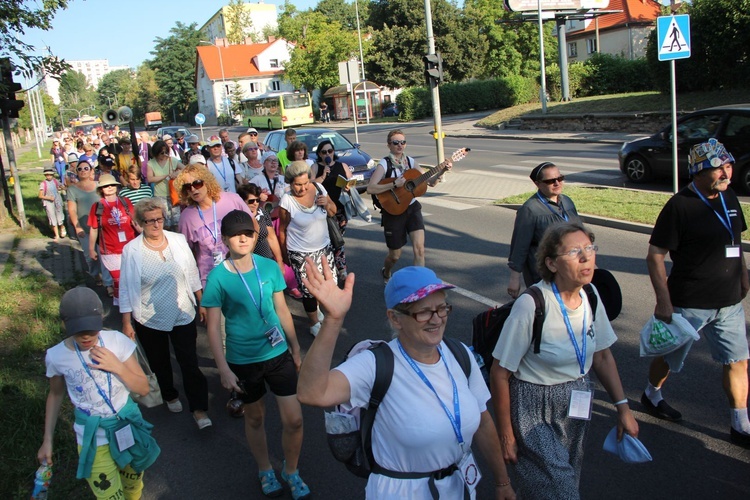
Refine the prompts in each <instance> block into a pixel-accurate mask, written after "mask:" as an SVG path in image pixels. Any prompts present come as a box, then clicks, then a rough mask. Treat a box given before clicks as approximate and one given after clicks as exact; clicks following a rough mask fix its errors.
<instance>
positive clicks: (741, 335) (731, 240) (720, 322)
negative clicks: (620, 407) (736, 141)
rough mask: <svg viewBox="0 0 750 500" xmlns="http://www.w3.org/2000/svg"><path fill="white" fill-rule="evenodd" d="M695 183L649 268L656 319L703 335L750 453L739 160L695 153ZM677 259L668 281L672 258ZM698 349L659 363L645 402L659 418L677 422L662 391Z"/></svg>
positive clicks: (671, 214) (667, 211)
mask: <svg viewBox="0 0 750 500" xmlns="http://www.w3.org/2000/svg"><path fill="white" fill-rule="evenodd" d="M688 163H689V165H688V168H689V171H690V176H691V179H692V182H691V183H690V185H688V186H687V187H685V188H683V189H682V190H681V191H680V192H678V193H677V194H675V195H674V196H673V197H672V198H671V199H670V200H669V201H668V202H667V204H666V205H665V206H664V208H663V209H662V211H661V213H660V214H659V218H658V219H657V221H656V225H655V226H654V230H653V232H652V233H651V239H650V241H649V243H650V245H649V249H648V256H647V257H646V261H647V263H648V271H649V276H650V278H651V284H652V285H653V287H654V292H655V293H656V308H655V309H654V316H656V318H657V319H660V320H662V321H664V322H667V323H669V322H670V321H671V319H672V314H673V313H679V314H681V315H682V316H683V317H684V318H685V319H687V320H688V321H689V322H690V323H691V324H692V325H693V327H694V328H695V329H696V330H697V331H698V332H699V333H701V334H702V335H703V337H704V338H705V339H706V343H707V344H708V346H709V348H710V351H711V356H712V357H713V359H714V360H716V361H718V362H719V363H721V364H722V365H723V386H724V391H725V392H726V395H727V398H728V399H729V406H730V416H731V428H730V438H731V441H733V442H735V443H737V444H740V445H742V446H750V421H748V413H747V396H748V378H747V360H748V344H747V335H746V332H745V312H744V310H743V307H742V299H743V298H744V297H745V295H747V292H748V290H749V289H750V281H749V280H748V274H747V266H746V265H745V257H744V255H743V252H742V246H741V236H740V235H741V233H742V231H744V230H745V229H747V225H746V223H745V217H744V215H743V213H742V208H741V207H740V204H739V201H738V200H737V196H736V195H735V194H734V191H732V189H730V187H729V183H730V182H731V180H732V169H733V166H734V157H733V156H732V155H731V153H729V152H728V151H727V150H726V148H725V147H724V145H723V144H721V143H720V142H718V141H717V140H716V139H709V140H708V142H704V143H701V144H696V145H695V146H693V148H692V149H691V150H690V155H689V158H688ZM667 252H669V256H670V258H671V260H672V270H671V272H670V273H669V277H667V271H666V266H665V264H664V261H665V258H666V254H667ZM692 344H693V341H692V340H690V341H689V342H688V343H687V344H685V345H684V346H682V347H680V348H678V349H677V350H676V351H672V352H671V353H669V354H666V355H664V356H660V357H657V358H655V359H654V360H653V361H652V363H651V367H650V369H649V374H648V379H649V382H648V385H647V387H646V391H645V392H644V394H643V396H642V397H641V402H642V403H643V405H644V406H645V407H646V410H647V411H648V412H649V413H651V414H653V415H654V416H656V417H659V418H662V419H665V420H672V421H677V420H680V419H681V418H682V415H681V414H680V412H679V411H677V410H675V409H674V408H672V407H671V406H670V405H668V404H667V402H666V401H665V400H664V398H663V396H662V394H661V389H662V386H663V384H664V382H665V381H666V379H667V377H668V376H669V373H670V371H674V372H679V371H680V370H681V369H682V366H683V363H684V361H685V358H686V357H687V354H688V352H689V351H690V348H691V346H692Z"/></svg>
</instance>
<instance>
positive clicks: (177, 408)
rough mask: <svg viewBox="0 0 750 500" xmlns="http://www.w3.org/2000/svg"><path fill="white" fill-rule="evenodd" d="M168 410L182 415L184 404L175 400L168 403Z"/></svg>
mask: <svg viewBox="0 0 750 500" xmlns="http://www.w3.org/2000/svg"><path fill="white" fill-rule="evenodd" d="M167 409H169V411H171V412H172V413H180V412H181V411H182V403H181V402H180V400H179V399H175V400H174V401H167Z"/></svg>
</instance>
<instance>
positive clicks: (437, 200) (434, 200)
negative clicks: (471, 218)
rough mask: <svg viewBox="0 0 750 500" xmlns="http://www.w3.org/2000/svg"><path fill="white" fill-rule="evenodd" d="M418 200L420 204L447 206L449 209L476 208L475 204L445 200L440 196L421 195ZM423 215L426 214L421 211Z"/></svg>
mask: <svg viewBox="0 0 750 500" xmlns="http://www.w3.org/2000/svg"><path fill="white" fill-rule="evenodd" d="M419 201H420V203H421V204H422V205H434V206H437V207H441V208H448V209H450V210H469V209H472V208H477V206H476V205H469V204H466V203H459V202H457V201H450V200H446V199H445V198H444V197H442V196H432V197H422V198H420V199H419ZM425 215H426V214H425V213H424V212H423V213H422V216H423V217H424V216H425Z"/></svg>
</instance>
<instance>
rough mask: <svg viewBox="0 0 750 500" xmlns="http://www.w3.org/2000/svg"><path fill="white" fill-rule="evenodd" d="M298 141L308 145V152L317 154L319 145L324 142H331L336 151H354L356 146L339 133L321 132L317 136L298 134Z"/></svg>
mask: <svg viewBox="0 0 750 500" xmlns="http://www.w3.org/2000/svg"><path fill="white" fill-rule="evenodd" d="M297 140H298V141H302V142H304V143H305V144H306V145H307V149H308V151H311V152H315V151H316V150H317V149H318V144H320V143H321V142H322V141H324V140H329V141H331V143H333V148H334V149H335V150H336V151H343V150H345V149H354V145H353V144H352V143H351V142H349V140H348V139H347V138H346V137H344V136H343V135H341V134H339V133H338V132H328V131H326V132H320V133H316V134H303V133H300V132H299V131H298V132H297Z"/></svg>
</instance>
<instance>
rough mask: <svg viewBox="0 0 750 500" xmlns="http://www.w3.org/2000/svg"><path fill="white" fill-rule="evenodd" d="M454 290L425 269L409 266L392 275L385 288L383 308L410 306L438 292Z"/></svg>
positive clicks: (429, 270)
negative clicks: (399, 305)
mask: <svg viewBox="0 0 750 500" xmlns="http://www.w3.org/2000/svg"><path fill="white" fill-rule="evenodd" d="M450 288H456V287H455V286H453V285H451V284H450V283H445V282H444V281H442V280H441V279H440V278H438V277H437V275H436V274H435V272H434V271H432V270H431V269H427V268H426V267H419V266H409V267H405V268H403V269H400V270H398V271H396V272H395V273H393V276H391V279H390V280H389V281H388V284H387V285H386V286H385V306H386V307H387V308H388V309H393V308H394V307H396V306H397V305H398V304H410V303H412V302H416V301H418V300H421V299H423V298H425V297H427V296H428V295H431V294H433V293H435V292H437V291H438V290H446V289H450Z"/></svg>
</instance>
